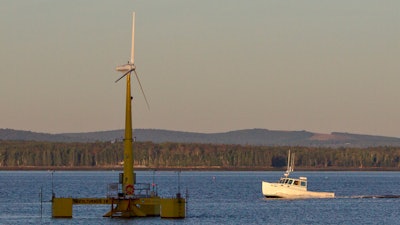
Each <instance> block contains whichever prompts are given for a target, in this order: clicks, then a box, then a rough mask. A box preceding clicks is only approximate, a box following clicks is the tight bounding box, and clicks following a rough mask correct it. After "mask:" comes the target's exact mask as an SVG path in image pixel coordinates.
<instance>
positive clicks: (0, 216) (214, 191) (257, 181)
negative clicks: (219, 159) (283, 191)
mask: <svg viewBox="0 0 400 225" xmlns="http://www.w3.org/2000/svg"><path fill="white" fill-rule="evenodd" d="M118 173H119V172H117V171H116V172H114V171H101V172H100V171H96V172H92V171H90V172H87V171H74V172H58V171H57V172H54V174H52V173H51V172H47V171H34V172H31V171H29V172H25V171H0V224H85V225H86V224H213V225H215V224H400V215H399V214H400V198H360V197H359V196H378V195H400V172H301V171H297V172H295V173H294V174H293V176H307V177H308V180H309V185H308V186H309V190H314V191H333V192H335V193H336V196H337V197H336V198H334V199H306V200H266V199H264V198H263V197H262V194H261V181H262V180H267V181H276V180H277V179H279V177H280V176H281V175H282V173H281V172H212V171H210V172H182V173H181V174H180V185H178V180H179V179H178V173H177V172H165V171H163V172H155V173H153V172H151V171H139V172H137V181H138V182H147V183H152V181H153V179H155V182H156V183H157V184H158V192H159V194H160V195H161V196H162V197H171V196H173V195H175V193H176V192H177V191H178V188H180V190H181V192H182V193H183V195H184V196H185V192H186V189H187V190H188V204H187V207H188V208H187V217H186V218H185V219H182V220H171V219H161V218H159V217H155V218H135V219H115V218H114V219H110V218H103V217H102V215H103V214H104V213H105V212H107V211H108V210H109V206H106V205H91V206H88V205H75V206H74V207H73V218H72V219H53V218H51V203H50V202H48V201H49V200H50V199H51V190H52V186H53V188H54V191H55V193H56V195H57V196H59V197H60V196H64V197H67V196H72V197H104V196H105V194H106V191H107V188H106V186H107V184H108V183H113V182H117V181H118ZM153 174H155V176H154V175H153ZM52 177H53V179H52ZM41 189H42V193H43V200H45V201H47V202H43V203H41V202H40V198H39V193H40V192H41ZM41 207H42V210H41Z"/></svg>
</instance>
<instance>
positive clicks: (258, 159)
mask: <svg viewBox="0 0 400 225" xmlns="http://www.w3.org/2000/svg"><path fill="white" fill-rule="evenodd" d="M289 148H290V149H291V150H292V152H295V154H296V157H295V159H296V160H295V165H296V167H297V168H303V169H314V168H323V169H328V170H329V169H340V168H346V169H349V168H350V169H351V168H354V169H356V168H357V169H358V168H383V169H393V170H398V169H400V147H373V148H316V147H300V146H297V147H282V146H276V147H268V146H247V145H246V146H242V145H225V144H194V143H193V144H186V143H185V144H182V143H162V144H156V143H152V142H135V143H134V144H133V149H134V150H133V152H134V165H135V166H136V167H144V168H156V169H157V168H158V169H163V168H206V169H207V168H210V169H216V168H220V169H273V168H279V169H281V168H282V167H284V166H286V158H287V151H288V149H289ZM122 163H123V143H122V142H116V143H111V142H95V143H54V142H35V141H0V168H1V167H3V168H5V167H64V168H65V167H71V168H72V167H93V168H102V167H120V166H121V165H122Z"/></svg>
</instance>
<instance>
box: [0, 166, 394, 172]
mask: <svg viewBox="0 0 400 225" xmlns="http://www.w3.org/2000/svg"><path fill="white" fill-rule="evenodd" d="M46 170H48V171H123V167H119V166H118V167H112V166H91V167H87V166H74V167H68V166H50V167H49V166H10V167H8V166H3V167H0V171H46ZM134 170H136V171H153V170H156V171H178V170H179V171H284V170H285V168H259V167H230V168H227V167H163V168H149V167H137V168H134ZM296 171H400V168H392V167H391V168H383V167H368V168H353V167H325V168H306V167H297V168H296Z"/></svg>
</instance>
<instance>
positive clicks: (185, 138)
mask: <svg viewBox="0 0 400 225" xmlns="http://www.w3.org/2000/svg"><path fill="white" fill-rule="evenodd" d="M123 136H124V130H112V131H99V132H87V133H61V134H48V133H37V132H31V131H21V130H13V129H0V140H33V141H50V142H96V141H119V140H122V139H123ZM134 136H135V138H136V140H137V141H140V142H146V141H150V142H154V143H165V142H175V143H211V144H240V145H260V146H317V147H342V146H346V147H374V146H400V138H395V137H384V136H372V135H362V134H350V133H339V132H333V133H331V134H318V133H313V132H308V131H276V130H267V129H247V130H237V131H230V132H222V133H194V132H181V131H170V130H159V129H135V130H134Z"/></svg>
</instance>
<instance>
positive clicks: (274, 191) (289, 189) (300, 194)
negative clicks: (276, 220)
mask: <svg viewBox="0 0 400 225" xmlns="http://www.w3.org/2000/svg"><path fill="white" fill-rule="evenodd" d="M262 193H263V195H264V197H266V198H290V199H296V198H334V197H335V193H333V192H315V191H307V189H306V188H303V187H297V186H293V185H287V184H281V183H270V182H266V181H262Z"/></svg>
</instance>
